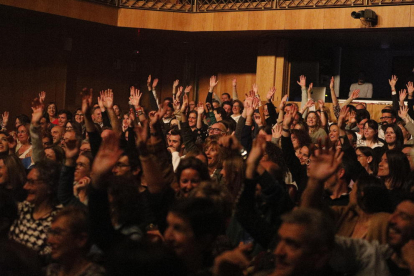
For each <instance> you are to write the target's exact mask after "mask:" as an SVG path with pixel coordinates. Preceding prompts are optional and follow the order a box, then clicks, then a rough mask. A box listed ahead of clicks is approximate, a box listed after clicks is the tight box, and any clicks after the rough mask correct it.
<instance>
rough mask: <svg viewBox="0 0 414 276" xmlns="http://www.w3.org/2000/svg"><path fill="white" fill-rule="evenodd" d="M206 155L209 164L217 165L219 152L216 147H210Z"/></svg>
mask: <svg viewBox="0 0 414 276" xmlns="http://www.w3.org/2000/svg"><path fill="white" fill-rule="evenodd" d="M205 154H206V155H207V162H208V164H209V165H211V166H213V165H215V164H217V161H218V155H219V152H218V150H217V147H216V146H210V147H208V148H207V149H206V151H205Z"/></svg>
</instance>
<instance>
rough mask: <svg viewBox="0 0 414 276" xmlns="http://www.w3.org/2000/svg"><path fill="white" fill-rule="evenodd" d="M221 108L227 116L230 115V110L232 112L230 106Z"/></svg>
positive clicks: (226, 105)
mask: <svg viewBox="0 0 414 276" xmlns="http://www.w3.org/2000/svg"><path fill="white" fill-rule="evenodd" d="M223 108H224V110H225V111H226V113H227V115H230V114H231V110H232V106H231V105H228V104H225V105H224V106H223Z"/></svg>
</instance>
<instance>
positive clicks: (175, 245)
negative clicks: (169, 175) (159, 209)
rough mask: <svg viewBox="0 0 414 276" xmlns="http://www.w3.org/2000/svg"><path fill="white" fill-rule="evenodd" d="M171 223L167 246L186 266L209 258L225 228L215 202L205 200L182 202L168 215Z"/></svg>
mask: <svg viewBox="0 0 414 276" xmlns="http://www.w3.org/2000/svg"><path fill="white" fill-rule="evenodd" d="M167 223H168V227H167V229H166V230H165V233H164V237H165V241H166V244H167V246H169V247H170V248H171V249H173V250H174V251H175V253H176V254H177V255H178V257H179V258H180V259H182V260H183V261H184V262H185V263H187V262H188V261H191V260H193V259H194V257H197V256H198V258H200V257H203V256H205V255H208V253H209V252H210V251H211V245H212V243H213V241H214V240H215V239H216V237H217V236H218V235H219V234H220V231H222V229H223V227H224V226H223V225H224V219H223V216H222V213H221V212H220V211H219V210H217V207H216V205H215V204H214V202H213V201H212V200H210V199H208V198H201V197H195V198H188V199H183V200H180V201H178V202H177V203H176V204H175V205H174V206H172V208H171V209H170V211H169V212H168V215H167Z"/></svg>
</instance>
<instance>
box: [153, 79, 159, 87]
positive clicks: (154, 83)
mask: <svg viewBox="0 0 414 276" xmlns="http://www.w3.org/2000/svg"><path fill="white" fill-rule="evenodd" d="M157 84H158V79H154V81H153V82H152V89H154V88H155V87H157Z"/></svg>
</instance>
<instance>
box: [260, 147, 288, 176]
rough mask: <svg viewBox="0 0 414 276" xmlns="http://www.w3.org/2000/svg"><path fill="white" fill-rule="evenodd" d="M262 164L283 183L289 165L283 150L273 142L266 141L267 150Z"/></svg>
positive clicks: (261, 161)
mask: <svg viewBox="0 0 414 276" xmlns="http://www.w3.org/2000/svg"><path fill="white" fill-rule="evenodd" d="M260 164H261V165H262V166H263V167H264V168H265V170H266V171H268V172H269V173H270V174H271V175H272V176H273V178H274V179H276V180H277V181H279V182H280V183H282V182H283V181H284V179H285V177H286V173H287V172H288V167H287V164H286V162H285V159H284V158H283V153H282V150H281V149H280V148H279V147H278V146H276V144H274V143H272V142H266V147H265V152H264V154H263V157H262V159H261V160H260Z"/></svg>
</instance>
